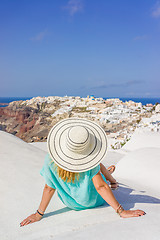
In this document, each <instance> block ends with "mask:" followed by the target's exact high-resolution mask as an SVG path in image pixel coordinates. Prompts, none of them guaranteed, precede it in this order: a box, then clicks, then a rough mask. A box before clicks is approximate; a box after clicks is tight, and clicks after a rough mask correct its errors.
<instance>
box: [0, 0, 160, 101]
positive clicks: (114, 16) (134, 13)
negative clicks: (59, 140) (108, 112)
mask: <svg viewBox="0 0 160 240" xmlns="http://www.w3.org/2000/svg"><path fill="white" fill-rule="evenodd" d="M88 94H94V95H95V96H97V97H160V1H153V0H134V1H128V0H121V1H119V0H114V1H107V0H99V1H98V0H69V1H68V0H23V1H22V0H14V1H13V0H5V1H0V97H9V96H12V97H31V96H51V95H56V96H64V95H69V96H73V95H74V96H77V95H78V96H82V97H85V96H87V95H88Z"/></svg>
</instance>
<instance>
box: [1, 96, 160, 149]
mask: <svg viewBox="0 0 160 240" xmlns="http://www.w3.org/2000/svg"><path fill="white" fill-rule="evenodd" d="M2 104H4V105H6V103H2ZM157 113H160V104H158V103H157V104H155V105H153V104H146V105H142V103H141V102H134V101H131V100H130V101H125V102H123V101H122V100H120V99H119V98H110V99H103V98H95V97H94V96H87V97H86V98H81V97H79V96H64V97H59V96H48V97H33V98H31V99H29V100H25V101H23V100H20V101H13V102H10V103H9V104H8V106H6V107H1V108H0V129H1V130H3V131H6V132H9V133H12V134H13V135H16V136H17V137H19V138H21V139H22V140H24V141H26V142H43V141H46V139H47V136H48V133H49V130H50V129H51V127H52V126H54V124H56V123H57V122H58V121H59V120H61V119H64V118H70V117H80V118H87V119H90V120H93V121H96V122H97V123H98V124H100V125H101V126H102V127H103V129H104V130H105V132H106V134H107V135H108V137H109V138H110V139H111V142H112V144H111V147H112V148H113V149H117V148H121V147H122V146H123V145H124V144H125V143H126V142H127V141H129V139H130V138H131V135H132V134H133V132H134V130H135V129H136V128H137V127H139V126H142V125H144V127H145V123H143V121H141V120H142V119H143V118H150V117H151V116H152V115H154V114H157ZM150 129H151V130H152V131H159V129H160V123H159V122H158V121H157V122H156V123H152V122H151V123H150Z"/></svg>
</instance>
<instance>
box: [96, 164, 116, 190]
mask: <svg viewBox="0 0 160 240" xmlns="http://www.w3.org/2000/svg"><path fill="white" fill-rule="evenodd" d="M100 170H101V173H102V174H103V175H104V176H105V178H106V180H107V181H109V182H110V183H111V187H112V188H117V187H118V183H117V182H116V179H115V178H114V177H113V176H112V175H111V173H110V172H109V171H108V170H107V169H106V167H105V166H104V165H103V164H102V163H100Z"/></svg>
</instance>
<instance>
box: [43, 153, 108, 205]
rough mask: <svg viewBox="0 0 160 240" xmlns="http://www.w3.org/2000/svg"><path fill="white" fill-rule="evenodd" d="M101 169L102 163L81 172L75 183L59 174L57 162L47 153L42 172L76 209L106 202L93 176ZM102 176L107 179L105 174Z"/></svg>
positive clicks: (48, 183)
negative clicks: (67, 180)
mask: <svg viewBox="0 0 160 240" xmlns="http://www.w3.org/2000/svg"><path fill="white" fill-rule="evenodd" d="M99 170H100V165H98V166H97V167H95V168H93V169H91V170H89V171H86V172H83V173H80V177H79V179H78V180H77V179H75V182H74V183H72V182H71V183H67V182H65V181H63V180H62V179H61V178H60V177H59V176H58V174H57V171H56V170H55V164H54V162H53V161H52V159H51V158H50V156H49V153H47V155H46V156H45V160H44V165H43V167H42V169H41V170H40V174H41V175H42V176H43V177H44V179H45V182H46V184H47V185H48V186H49V187H51V188H54V189H57V193H58V197H59V198H60V199H61V201H62V202H63V203H64V204H65V205H66V206H67V207H69V208H71V209H74V210H83V209H88V208H94V207H98V206H101V205H103V204H104V203H105V200H104V199H103V198H102V197H101V196H100V194H99V193H98V192H97V191H96V189H95V187H94V184H93V182H92V178H93V177H94V176H95V175H96V174H97V173H98V172H99ZM102 177H103V179H104V180H105V181H106V179H105V177H104V176H103V175H102ZM106 182H107V181H106Z"/></svg>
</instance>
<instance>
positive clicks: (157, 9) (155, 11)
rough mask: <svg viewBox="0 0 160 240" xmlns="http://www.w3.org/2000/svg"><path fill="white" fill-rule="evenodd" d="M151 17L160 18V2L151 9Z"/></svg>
mask: <svg viewBox="0 0 160 240" xmlns="http://www.w3.org/2000/svg"><path fill="white" fill-rule="evenodd" d="M151 15H152V17H154V18H159V17H160V2H159V1H158V2H157V3H156V4H155V6H154V7H153V8H152V12H151Z"/></svg>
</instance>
